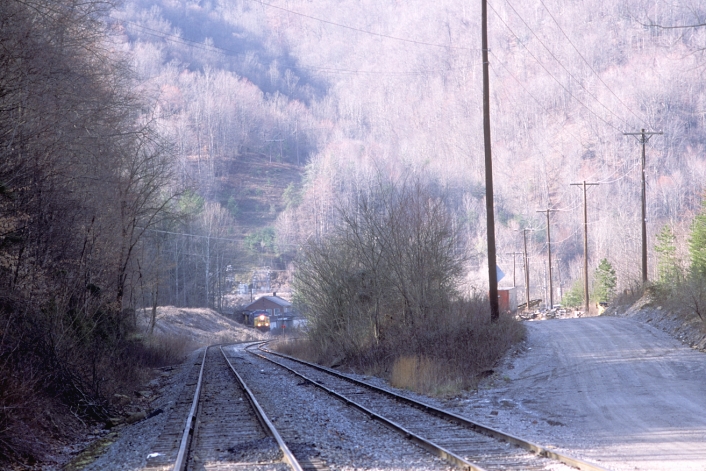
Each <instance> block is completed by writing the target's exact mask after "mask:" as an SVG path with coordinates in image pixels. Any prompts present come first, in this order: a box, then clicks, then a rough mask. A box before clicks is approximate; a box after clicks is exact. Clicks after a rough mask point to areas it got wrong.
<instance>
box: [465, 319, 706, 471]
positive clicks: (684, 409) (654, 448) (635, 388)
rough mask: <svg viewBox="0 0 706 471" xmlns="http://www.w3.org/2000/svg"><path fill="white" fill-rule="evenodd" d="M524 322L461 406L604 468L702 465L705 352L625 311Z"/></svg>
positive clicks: (705, 469)
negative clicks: (520, 342)
mask: <svg viewBox="0 0 706 471" xmlns="http://www.w3.org/2000/svg"><path fill="white" fill-rule="evenodd" d="M527 325H528V339H527V342H526V345H525V349H524V351H523V352H521V353H519V354H518V355H516V356H515V357H514V358H513V359H512V360H511V361H508V362H507V363H506V364H505V366H504V367H503V368H502V370H501V371H500V372H499V373H498V375H496V379H495V382H494V384H492V385H491V386H490V387H489V389H486V390H484V391H482V392H481V393H480V394H479V395H478V397H477V398H476V399H475V400H473V401H470V402H469V404H467V410H469V411H472V410H474V408H475V413H476V414H478V413H480V414H485V413H487V410H488V407H490V408H495V409H496V410H493V411H491V412H490V414H488V415H487V420H486V422H488V423H489V424H490V425H494V426H497V427H498V428H503V429H507V428H508V427H513V429H514V430H515V431H516V433H517V434H518V435H521V436H529V437H530V438H533V439H534V440H535V441H537V442H540V443H543V444H549V443H551V444H553V445H556V446H557V447H559V448H563V449H572V450H577V449H578V450H580V453H578V455H580V456H582V457H585V458H588V459H589V460H591V461H593V462H596V463H597V464H600V465H602V466H604V467H606V468H608V469H614V470H637V469H639V470H679V471H682V470H697V471H706V354H704V353H701V352H698V351H696V350H692V349H690V348H688V347H686V346H684V345H682V344H681V343H680V342H678V341H677V340H675V339H673V338H671V337H670V336H668V335H667V334H665V333H663V332H662V331H659V330H657V329H655V328H653V327H651V326H650V325H649V324H645V323H641V322H639V321H636V320H634V319H631V318H616V317H594V318H583V319H557V320H548V321H541V322H530V323H528V324H527ZM483 401H485V403H486V407H483ZM474 403H475V404H474ZM479 409H480V410H479ZM523 429H524V430H523ZM532 435H534V436H532ZM573 454H577V453H573Z"/></svg>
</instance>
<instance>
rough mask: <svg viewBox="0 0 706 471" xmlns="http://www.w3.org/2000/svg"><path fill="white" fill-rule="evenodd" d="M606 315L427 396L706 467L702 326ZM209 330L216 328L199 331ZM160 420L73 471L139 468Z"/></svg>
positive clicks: (705, 334) (594, 446)
mask: <svg viewBox="0 0 706 471" xmlns="http://www.w3.org/2000/svg"><path fill="white" fill-rule="evenodd" d="M180 311H183V310H177V309H173V308H172V309H169V310H167V311H166V312H164V314H163V315H162V316H161V317H159V316H158V318H159V319H160V320H161V321H163V322H173V324H174V325H176V326H177V327H174V325H172V326H168V327H164V329H165V330H164V331H165V332H166V331H167V330H166V329H175V328H178V329H184V330H186V331H188V332H191V333H192V334H193V335H194V336H195V337H198V338H201V339H202V340H203V339H204V338H218V337H219V336H221V335H223V333H224V332H223V331H221V330H219V329H220V327H218V326H224V325H226V324H227V323H226V324H223V321H222V320H221V319H218V318H211V316H210V315H206V316H205V317H204V318H203V319H201V318H200V314H198V313H196V312H192V313H185V312H180ZM607 314H609V315H607V316H601V317H592V318H578V319H577V318H573V319H548V320H538V321H531V322H528V323H527V325H528V337H527V339H526V340H525V342H523V343H522V344H520V345H518V346H517V347H516V348H515V349H514V350H513V351H512V352H509V353H508V355H507V356H506V357H505V358H504V360H503V361H502V363H501V364H499V365H497V367H496V368H495V370H494V373H493V374H492V375H491V376H489V377H488V378H486V379H485V380H484V381H483V382H482V383H481V386H480V388H479V389H478V390H477V391H473V392H468V393H465V394H462V395H459V396H458V397H454V398H446V399H438V398H425V400H426V401H427V402H430V403H433V404H435V405H437V406H442V407H445V408H448V409H451V410H454V411H456V412H458V413H461V414H463V415H466V416H468V417H469V418H471V419H474V420H477V421H479V422H482V423H484V424H486V425H489V426H491V427H494V428H497V429H501V430H504V431H509V432H510V433H512V434H514V435H518V436H521V437H523V438H527V439H530V440H532V441H535V442H537V443H539V444H541V445H544V446H547V447H549V448H552V447H553V448H556V449H557V450H560V451H562V452H564V453H566V454H569V455H573V456H576V457H577V458H582V459H585V460H587V461H592V462H595V463H597V464H599V465H601V466H604V467H605V468H607V469H613V470H620V471H622V470H626V471H627V470H670V469H680V470H694V471H704V470H705V469H706V448H704V447H703V446H702V444H703V443H706V417H704V416H703V411H704V410H706V399H704V398H705V397H706V396H704V395H703V391H704V389H706V356H704V353H701V352H699V351H697V349H702V350H703V347H704V342H705V341H706V340H705V339H706V329H704V326H703V325H701V324H698V323H694V322H687V321H685V320H684V319H683V318H682V317H679V316H675V315H673V314H671V313H669V312H666V311H665V310H664V309H660V308H657V307H654V306H652V305H651V303H649V302H647V301H644V300H643V301H639V302H638V303H636V304H635V305H633V306H631V307H630V308H624V309H621V310H618V309H613V310H609V311H608V312H607ZM206 326H213V330H214V332H211V333H207V334H199V331H202V330H203V329H204V328H206ZM234 327H235V328H236V329H235V330H234V332H236V331H239V330H238V328H242V327H241V326H237V325H236V326H234ZM207 330H209V329H207ZM226 330H227V329H226ZM204 332H205V331H204ZM244 334H247V335H248V336H250V335H255V336H257V334H259V333H258V332H257V331H248V330H246V331H245V332H244ZM188 363H189V362H187V364H188ZM183 374H184V373H183V368H180V367H177V368H173V369H165V370H161V371H159V372H158V373H157V375H156V377H155V379H153V381H152V382H151V383H150V384H148V385H147V390H146V391H147V392H148V394H152V396H151V410H153V411H154V410H157V409H164V408H165V407H168V404H169V402H170V400H172V399H170V398H173V397H174V395H175V394H176V391H177V390H178V387H179V378H180V377H181V376H182V375H183ZM367 379H368V380H369V381H371V382H374V383H377V384H379V385H384V382H383V381H382V380H380V379H376V378H367ZM410 395H411V394H410ZM164 416H165V414H156V415H153V416H151V417H146V418H142V419H141V420H138V421H137V422H136V423H135V424H132V425H128V424H124V425H121V426H120V427H119V428H118V432H117V433H115V432H111V433H112V435H106V432H103V431H96V435H95V437H93V438H94V439H93V442H92V443H93V445H92V446H93V450H92V451H91V452H89V453H86V454H84V455H83V456H84V458H85V459H84V461H83V462H82V463H79V460H75V461H74V463H75V466H74V467H73V468H69V469H85V470H90V471H92V470H98V469H131V470H132V469H140V468H139V460H140V459H143V457H142V455H143V454H144V452H145V450H147V449H148V442H149V437H150V436H152V435H154V433H153V432H151V430H152V431H154V430H155V427H157V428H158V427H159V426H160V424H161V421H163V420H164ZM99 437H102V440H101V439H97V438H99ZM108 445H110V446H108ZM106 449H107V451H106V452H103V451H104V450H106ZM98 455H100V456H102V457H101V458H99V459H98V460H95V457H96V456H98ZM131 460H132V461H131ZM88 462H92V464H88V465H87V463H88ZM118 463H122V465H120V466H118ZM126 463H127V464H126ZM125 466H127V467H125ZM381 469H384V468H381Z"/></svg>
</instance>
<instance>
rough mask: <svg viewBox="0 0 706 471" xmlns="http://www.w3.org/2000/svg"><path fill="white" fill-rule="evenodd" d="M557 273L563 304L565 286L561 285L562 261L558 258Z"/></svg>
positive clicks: (560, 298) (560, 300) (560, 299)
mask: <svg viewBox="0 0 706 471" xmlns="http://www.w3.org/2000/svg"><path fill="white" fill-rule="evenodd" d="M555 260H556V273H557V275H559V302H560V303H561V302H563V299H564V293H563V286H562V283H561V259H560V258H559V257H557V258H556V259H555Z"/></svg>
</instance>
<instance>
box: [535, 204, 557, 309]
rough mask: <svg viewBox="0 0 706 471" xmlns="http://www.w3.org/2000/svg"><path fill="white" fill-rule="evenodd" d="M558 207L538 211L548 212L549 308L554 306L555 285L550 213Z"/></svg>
mask: <svg viewBox="0 0 706 471" xmlns="http://www.w3.org/2000/svg"><path fill="white" fill-rule="evenodd" d="M552 211H556V209H549V208H547V209H540V210H537V212H538V213H547V253H548V254H549V309H553V308H554V287H553V286H552V236H551V232H550V231H549V213H550V212H552Z"/></svg>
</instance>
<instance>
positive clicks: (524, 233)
mask: <svg viewBox="0 0 706 471" xmlns="http://www.w3.org/2000/svg"><path fill="white" fill-rule="evenodd" d="M532 230H534V229H522V240H523V241H524V245H525V297H526V298H527V306H526V308H525V309H527V310H528V311H529V308H530V284H529V258H527V231H532Z"/></svg>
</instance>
